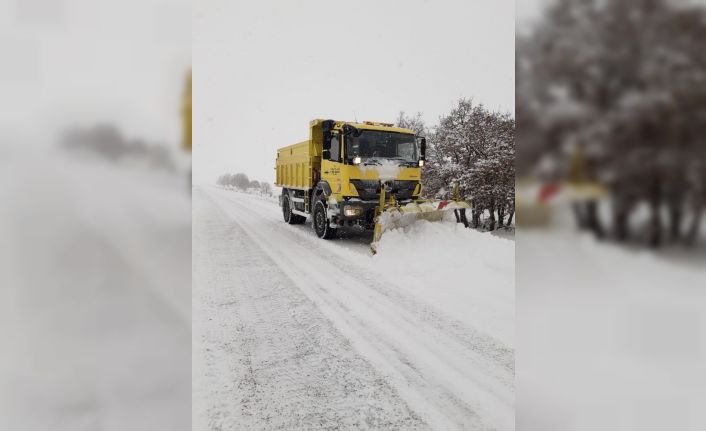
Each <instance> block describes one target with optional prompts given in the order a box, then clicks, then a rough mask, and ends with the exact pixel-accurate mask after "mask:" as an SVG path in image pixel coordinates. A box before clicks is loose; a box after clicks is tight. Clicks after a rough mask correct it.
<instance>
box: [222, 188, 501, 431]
mask: <svg viewBox="0 0 706 431" xmlns="http://www.w3.org/2000/svg"><path fill="white" fill-rule="evenodd" d="M219 198H220V199H219ZM212 199H214V202H215V201H217V200H221V201H223V200H224V199H223V198H222V197H218V198H215V197H214V198H212ZM227 200H228V201H230V202H229V203H225V202H224V203H217V204H218V205H219V206H221V207H223V208H224V210H226V212H227V213H228V214H229V215H230V216H231V217H232V218H233V219H234V220H235V221H236V222H237V223H239V224H240V225H241V226H242V227H243V229H244V230H245V231H246V233H247V234H248V235H249V236H250V237H251V238H252V239H253V242H255V243H256V244H258V246H260V247H261V248H262V250H263V251H264V252H265V253H267V254H268V255H270V256H271V257H272V259H273V260H274V261H276V262H278V264H279V265H280V268H281V269H282V270H283V271H285V272H286V273H288V275H290V278H292V279H293V280H296V281H297V284H298V286H299V288H300V289H302V291H304V292H305V293H306V294H307V295H308V296H309V297H310V298H311V299H312V300H313V301H315V302H316V303H317V305H319V307H320V308H321V309H322V311H324V312H325V313H326V314H327V315H328V316H329V318H330V319H331V320H332V321H334V322H336V324H337V326H338V327H339V329H341V330H342V332H344V333H345V334H346V335H347V336H348V337H349V338H351V340H352V341H354V344H355V345H356V346H357V347H358V349H359V350H360V351H362V352H363V353H364V354H365V355H366V356H367V357H369V358H370V359H371V360H372V361H373V362H374V363H376V364H377V365H378V366H379V367H381V369H383V370H384V371H385V372H386V374H388V375H389V376H390V378H391V380H392V381H393V382H395V386H396V387H397V388H398V390H399V391H400V393H401V394H402V395H403V397H404V398H405V399H406V400H407V401H408V403H409V404H410V406H412V408H413V409H415V410H416V411H418V412H419V413H420V414H421V415H422V417H423V418H424V419H425V420H427V422H428V423H429V424H430V425H432V426H433V427H434V428H435V429H454V428H455V429H468V428H471V429H486V428H495V427H497V428H500V429H511V428H512V426H513V423H514V420H513V417H514V416H513V406H512V404H513V390H512V372H511V370H508V369H507V363H505V364H502V363H500V364H496V363H493V362H492V361H490V363H489V361H488V360H487V358H485V361H484V360H482V359H484V358H482V357H481V358H480V360H479V355H478V352H476V349H479V350H480V351H481V352H482V351H483V346H482V344H481V345H479V344H477V343H474V342H473V341H472V340H471V342H470V344H471V345H470V346H469V345H468V343H466V344H465V345H464V344H463V343H461V345H459V343H458V340H454V339H453V337H450V336H449V335H448V334H447V333H446V331H443V330H440V327H439V326H438V325H436V326H435V325H433V324H430V323H429V319H430V318H427V319H426V322H425V320H424V319H417V320H414V319H411V316H414V315H415V314H418V313H419V312H422V313H424V309H423V308H422V309H411V310H410V309H406V308H405V307H404V306H405V305H406V306H409V305H410V303H409V301H408V303H407V304H404V303H403V304H401V305H402V306H400V304H396V303H394V302H393V301H392V300H391V298H389V297H386V296H384V295H382V294H380V293H379V292H377V291H376V290H375V289H371V288H369V287H368V286H366V283H364V282H363V283H362V282H361V281H360V280H359V279H358V278H357V276H359V275H360V274H362V273H364V271H365V270H362V272H361V270H360V269H359V268H353V272H354V274H350V273H348V272H346V271H342V270H340V269H338V268H345V267H346V266H347V265H349V264H350V263H349V262H347V261H345V260H342V259H338V260H336V259H335V258H334V257H332V256H330V255H328V254H326V253H325V252H322V251H321V250H319V247H317V246H316V245H315V244H317V243H316V242H314V243H312V242H311V241H307V242H306V243H305V244H304V245H302V244H301V243H302V241H301V240H299V241H297V238H291V237H292V235H287V234H286V232H291V231H292V230H291V229H287V228H288V227H289V226H287V225H284V224H281V225H279V224H276V225H275V224H273V223H272V222H269V221H266V220H265V221H263V219H262V217H261V216H259V215H258V214H254V213H253V212H252V210H251V209H250V208H248V207H247V206H245V205H243V204H241V203H239V202H235V201H232V200H230V199H227ZM223 204H225V207H224V206H223ZM229 209H230V210H229ZM272 230H274V231H276V232H277V234H276V235H275V236H272V234H271V232H268V231H272ZM266 232H268V233H266ZM287 237H289V239H293V240H292V241H286V239H287ZM312 239H313V240H314V241H319V240H318V238H315V237H313V238H312ZM282 242H286V243H288V246H287V247H282V246H281V243H282ZM290 242H291V244H289V243H290ZM283 249H286V250H290V253H287V252H285V251H283ZM322 260H323V261H325V262H327V264H326V265H320V262H321V261H322ZM326 273H328V274H326ZM332 280H333V281H332ZM340 281H345V282H346V283H345V286H346V287H343V286H340V285H339V282H340ZM368 281H369V280H368ZM340 284H343V283H340ZM377 287H378V289H379V288H380V287H381V286H377ZM387 290H390V289H387ZM413 305H414V304H413ZM414 306H415V307H416V305H414ZM370 310H373V311H374V313H372V314H371V313H370V312H369V311H370ZM431 319H432V320H433V317H431ZM410 328H415V330H416V333H414V334H412V332H411V330H410ZM441 328H442V329H443V326H442V327H441ZM456 332H458V331H456ZM491 356H492V355H491ZM501 362H502V361H501ZM476 367H477V368H478V369H477V370H476V369H475V368H476Z"/></svg>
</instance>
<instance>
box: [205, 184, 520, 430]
mask: <svg viewBox="0 0 706 431" xmlns="http://www.w3.org/2000/svg"><path fill="white" fill-rule="evenodd" d="M193 223H194V225H193V239H192V242H193V291H192V294H193V298H192V303H193V314H194V328H193V329H194V336H193V352H194V353H193V354H194V357H193V364H194V371H193V372H194V387H193V391H194V396H193V403H194V404H193V408H194V411H193V421H194V429H199V430H206V429H214V430H237V429H262V430H290V429H299V430H313V429H420V430H421V429H435V430H454V429H469V430H479V429H499V430H508V429H513V428H514V381H513V380H514V348H513V346H514V242H513V241H511V240H507V239H501V238H497V237H494V236H492V235H488V234H482V233H478V232H475V231H472V230H468V229H462V228H461V227H460V226H457V225H455V224H441V225H440V224H436V225H433V224H430V223H428V222H424V223H419V224H417V225H415V226H414V227H413V229H411V231H408V232H391V233H389V234H386V236H385V237H384V238H383V241H382V242H381V244H380V247H379V253H378V255H376V256H374V257H373V256H370V255H369V253H368V247H367V238H363V239H360V238H359V239H355V238H354V239H339V240H333V241H323V240H320V239H318V238H316V237H315V236H314V234H313V232H312V231H311V227H310V226H309V225H308V224H305V225H301V226H290V225H287V224H285V223H284V222H283V221H282V218H281V214H280V208H279V207H278V206H277V204H276V203H274V202H272V201H269V200H265V199H263V198H261V197H258V196H254V195H248V194H244V193H237V192H232V191H226V190H221V189H218V188H215V187H208V186H203V187H200V188H197V189H195V191H194V197H193Z"/></svg>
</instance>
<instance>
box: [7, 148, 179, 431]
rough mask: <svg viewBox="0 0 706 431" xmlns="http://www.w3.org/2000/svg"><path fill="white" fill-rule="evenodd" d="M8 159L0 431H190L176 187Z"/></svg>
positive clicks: (12, 153) (90, 167)
mask: <svg viewBox="0 0 706 431" xmlns="http://www.w3.org/2000/svg"><path fill="white" fill-rule="evenodd" d="M0 153H1V154H2V156H3V157H0V188H1V189H0V192H1V193H0V196H2V200H3V204H2V206H0V238H2V241H1V242H0V339H1V340H2V347H1V348H0V350H1V351H2V354H0V429H2V430H13V431H25V430H26V431H34V430H54V431H64V430H66V431H82V430H87V431H88V430H91V431H93V430H105V431H108V430H115V431H125V430H144V431H148V430H150V431H151V430H171V431H177V430H187V429H189V425H190V414H189V406H190V403H191V384H190V383H191V376H190V373H189V368H190V359H191V356H190V351H191V340H190V329H191V326H190V325H191V315H190V305H191V296H190V282H191V276H190V269H191V268H190V265H189V262H190V215H191V208H190V199H189V194H188V192H187V190H186V189H185V187H184V184H183V181H180V180H181V178H182V177H178V178H177V177H171V178H168V177H167V176H161V177H160V176H156V177H155V175H152V174H151V173H147V172H145V170H144V169H143V170H142V171H140V170H135V169H132V170H131V169H129V168H125V167H117V166H115V165H110V164H106V163H102V162H98V161H96V160H95V159H90V160H83V161H82V160H77V159H75V158H73V157H71V158H70V157H67V156H66V155H65V154H62V153H56V152H53V151H48V150H42V151H40V150H37V151H27V150H19V149H16V148H12V149H9V148H0Z"/></svg>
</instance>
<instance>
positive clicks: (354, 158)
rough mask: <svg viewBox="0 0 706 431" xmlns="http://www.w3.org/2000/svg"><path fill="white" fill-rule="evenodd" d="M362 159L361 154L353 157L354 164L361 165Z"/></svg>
mask: <svg viewBox="0 0 706 431" xmlns="http://www.w3.org/2000/svg"><path fill="white" fill-rule="evenodd" d="M360 162H362V160H361V159H360V156H355V157H353V164H354V165H359V164H360Z"/></svg>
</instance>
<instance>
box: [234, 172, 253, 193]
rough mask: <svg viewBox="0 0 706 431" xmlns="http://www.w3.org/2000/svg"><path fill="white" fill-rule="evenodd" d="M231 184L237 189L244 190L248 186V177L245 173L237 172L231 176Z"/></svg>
mask: <svg viewBox="0 0 706 431" xmlns="http://www.w3.org/2000/svg"><path fill="white" fill-rule="evenodd" d="M231 185H232V186H233V187H236V188H238V189H239V190H246V189H247V188H248V187H249V186H250V179H248V176H247V175H245V174H243V173H241V172H238V173H237V174H235V175H233V176H232V177H231Z"/></svg>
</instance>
